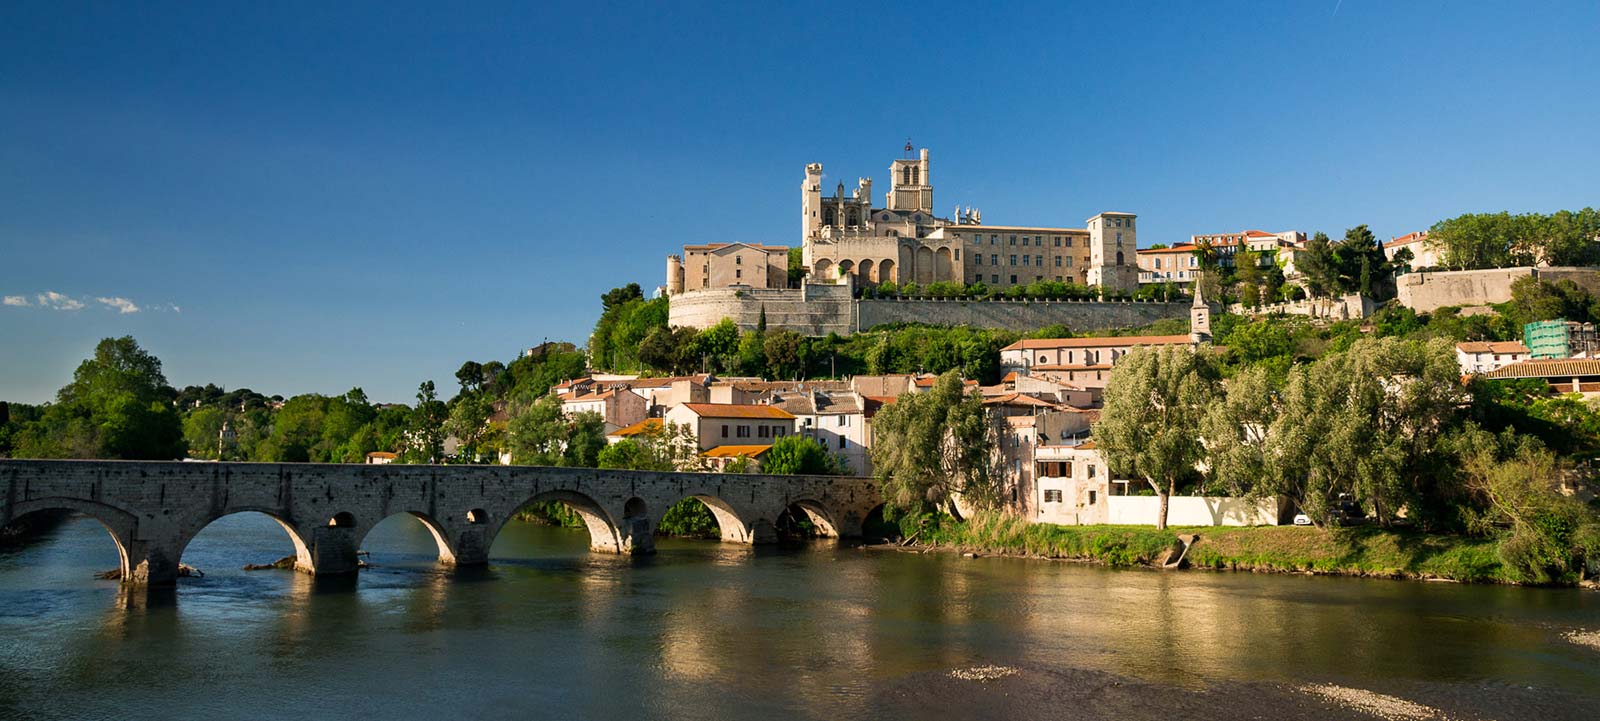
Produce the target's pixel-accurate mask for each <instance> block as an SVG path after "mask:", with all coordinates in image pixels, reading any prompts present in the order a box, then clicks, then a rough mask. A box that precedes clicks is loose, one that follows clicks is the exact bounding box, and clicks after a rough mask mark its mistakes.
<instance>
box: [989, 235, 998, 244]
mask: <svg viewBox="0 0 1600 721" xmlns="http://www.w3.org/2000/svg"><path fill="white" fill-rule="evenodd" d="M999 244H1000V236H998V235H991V236H989V245H999Z"/></svg>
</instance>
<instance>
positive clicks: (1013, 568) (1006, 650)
mask: <svg viewBox="0 0 1600 721" xmlns="http://www.w3.org/2000/svg"><path fill="white" fill-rule="evenodd" d="M433 543H434V542H433V539H432V538H431V535H430V534H429V533H428V531H427V530H426V528H425V527H424V526H423V525H422V524H421V522H419V521H417V520H416V519H414V518H410V517H402V516H397V517H395V518H392V519H389V520H386V521H384V522H383V523H381V524H379V525H378V526H377V527H375V528H374V530H373V531H372V532H371V533H370V534H369V535H368V536H367V538H366V540H365V542H364V543H363V546H364V547H365V549H366V550H367V551H369V552H370V553H371V556H370V561H371V564H372V565H371V567H370V568H368V569H366V570H364V571H362V572H361V573H360V574H359V575H356V576H347V577H343V578H322V579H317V578H313V577H311V576H308V575H305V574H300V573H295V572H291V571H284V570H272V571H255V572H245V571H242V570H240V566H242V565H243V564H245V563H260V562H264V561H271V560H275V559H276V558H279V557H282V556H284V555H287V554H288V553H289V552H291V551H290V546H291V544H290V543H289V542H288V540H287V539H286V537H285V536H284V533H283V531H282V529H281V528H279V527H278V526H277V524H276V523H275V522H273V521H271V520H270V519H267V518H265V517H256V518H251V517H250V516H245V515H241V516H236V517H229V518H225V519H222V520H221V521H218V522H217V523H216V524H213V525H212V527H210V528H208V529H207V530H206V532H205V533H204V534H202V537H200V538H197V539H196V542H195V543H194V544H192V545H191V546H190V548H189V549H188V550H187V551H186V553H185V561H186V562H189V563H192V564H194V565H196V566H199V567H200V568H201V569H202V570H204V571H205V572H206V576H205V578H194V579H183V581H182V582H181V583H180V586H179V588H178V589H177V590H176V591H172V590H168V591H165V592H161V591H146V590H131V589H123V588H121V587H119V586H118V584H116V583H115V582H109V581H96V580H94V579H93V577H92V574H93V573H94V572H96V571H100V570H105V569H106V568H110V567H112V566H114V565H115V564H116V550H115V546H114V544H112V543H111V541H110V540H109V538H107V537H106V534H105V531H104V530H102V529H101V528H100V527H99V526H98V524H96V523H94V522H92V521H87V520H86V519H84V520H83V521H82V522H79V521H73V522H69V523H68V524H66V525H64V526H62V528H60V529H58V530H57V531H56V532H54V533H52V534H51V535H49V536H47V537H46V538H44V539H42V540H40V541H39V542H37V543H34V544H31V545H29V546H27V547H24V548H22V549H17V550H11V551H5V552H0V637H4V638H6V639H7V641H6V643H3V644H0V678H5V679H6V683H0V715H5V713H9V710H11V709H16V710H17V712H18V713H19V714H20V715H22V716H28V717H38V716H52V715H57V716H62V717H96V716H98V717H106V718H125V717H148V716H159V715H165V714H167V713H172V711H171V709H170V708H169V704H168V702H169V700H170V696H171V690H172V689H189V690H201V692H198V693H195V694H193V695H195V696H198V698H196V699H193V700H186V702H185V705H184V706H182V707H181V708H180V709H179V710H178V711H177V712H175V713H176V715H177V716H178V717H192V718H206V717H208V716H209V717H237V716H240V715H241V710H248V711H249V713H247V714H244V715H249V716H252V717H259V718H290V717H298V716H300V715H302V714H301V713H300V712H303V710H304V707H303V705H301V704H285V703H283V699H284V698H290V697H293V698H314V699H317V700H318V703H319V704H324V705H325V706H324V707H332V708H341V709H349V710H352V711H355V710H360V711H362V712H370V713H371V714H373V715H378V716H394V717H405V718H414V717H425V716H438V715H441V714H449V715H452V716H460V715H466V716H484V715H507V714H513V713H515V714H518V715H526V714H524V713H522V712H527V713H534V712H537V713H539V714H540V715H554V716H577V717H590V718H592V717H602V716H620V715H625V714H626V715H637V714H638V713H639V711H640V710H641V709H645V710H647V711H646V712H647V714H648V715H650V716H652V717H661V718H707V719H732V718H746V717H749V716H751V715H753V714H758V713H772V714H782V715H784V716H788V717H795V718H828V717H864V716H871V715H872V709H871V708H869V707H868V706H867V705H866V704H867V701H866V699H868V698H870V697H871V695H872V693H873V690H874V689H876V688H879V687H880V686H881V685H882V684H884V683H887V682H892V681H894V680H896V679H901V678H904V677H906V676H908V675H911V674H917V673H922V672H928V671H944V670H948V669H952V668H957V667H966V666H971V665H975V664H983V663H999V664H1010V665H1028V666H1032V667H1043V668H1055V667H1060V668H1088V669H1094V670H1103V671H1109V672H1114V673H1120V674H1128V675H1134V676H1139V677H1143V678H1147V679H1153V680H1159V681H1162V682H1166V683H1179V684H1198V683H1202V682H1205V681H1209V680H1215V679H1269V680H1285V681H1304V680H1331V681H1336V682H1342V683H1346V684H1349V685H1356V686H1365V687H1373V686H1375V685H1381V684H1383V683H1386V682H1388V681H1391V680H1425V681H1464V682H1473V683H1480V682H1481V683H1496V684H1524V685H1537V686H1539V687H1541V688H1556V689H1566V690H1569V691H1572V692H1575V693H1581V692H1586V691H1589V690H1590V689H1593V688H1600V662H1597V661H1600V654H1597V653H1596V652H1594V651H1591V650H1588V649H1584V648H1581V647H1577V646H1574V645H1572V644H1568V643H1565V642H1564V641H1561V640H1560V639H1559V633H1560V632H1562V631H1564V630H1567V629H1570V628H1575V627H1578V628H1600V597H1597V594H1593V593H1585V592H1580V591H1563V590H1539V589H1517V588H1495V587H1473V586H1451V585H1435V584H1416V583H1399V582H1384V581H1364V580H1354V579H1329V578H1306V577H1288V576H1256V575H1249V574H1228V573H1200V572H1192V573H1162V572H1155V571H1108V570H1104V569H1098V568H1089V567H1081V566H1074V565H1069V564H1059V563H1047V562H1035V561H1019V560H1005V559H976V560H973V559H963V558H959V557H955V556H949V555H931V554H930V555H919V554H907V553H893V552H883V551H862V550H853V549H851V548H848V547H842V546H839V545H836V544H834V543H831V542H818V543H813V544H808V545H805V546H799V547H786V548H751V547H747V546H737V545H731V544H721V543H717V542H697V541H680V540H672V539H662V540H661V542H660V543H659V546H658V549H659V553H658V554H657V555H655V556H653V557H647V558H631V557H625V556H610V555H604V554H592V553H590V552H589V551H588V535H587V533H585V532H583V531H581V530H577V531H573V530H567V529H555V528H546V527H539V526H532V525H526V524H511V525H509V526H507V527H506V529H505V530H504V531H503V532H502V533H501V534H500V535H499V537H498V539H497V541H496V544H495V546H494V548H493V549H492V551H491V557H492V563H491V565H490V567H489V568H486V569H449V568H445V567H441V566H439V565H438V564H437V563H436V556H437V551H436V548H435V546H434V545H433ZM152 688H156V689H162V690H163V691H162V692H161V693H151V689H152ZM210 689H218V690H220V691H218V692H216V693H211V692H209V691H208V690H210ZM374 690H381V691H382V693H373V691H374ZM186 699H187V697H186ZM938 711H939V710H938V709H929V715H936V714H937V712H938Z"/></svg>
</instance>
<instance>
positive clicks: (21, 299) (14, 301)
mask: <svg viewBox="0 0 1600 721" xmlns="http://www.w3.org/2000/svg"><path fill="white" fill-rule="evenodd" d="M5 304H6V305H12V306H16V307H18V308H26V307H28V297H27V296H25V295H8V296H6V297H5Z"/></svg>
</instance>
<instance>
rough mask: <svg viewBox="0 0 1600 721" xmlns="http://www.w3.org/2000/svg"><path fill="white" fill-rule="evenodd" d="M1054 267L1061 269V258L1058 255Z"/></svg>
mask: <svg viewBox="0 0 1600 721" xmlns="http://www.w3.org/2000/svg"><path fill="white" fill-rule="evenodd" d="M1056 267H1057V268H1060V267H1061V256H1059V255H1058V256H1056Z"/></svg>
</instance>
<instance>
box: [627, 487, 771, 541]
mask: <svg viewBox="0 0 1600 721" xmlns="http://www.w3.org/2000/svg"><path fill="white" fill-rule="evenodd" d="M690 498H692V499H694V500H696V501H699V502H701V503H703V504H705V506H706V508H708V509H710V510H711V516H712V517H713V518H715V519H716V520H717V530H718V531H719V532H720V533H721V535H722V540H723V541H724V542H728V543H767V542H769V541H771V540H774V539H775V538H776V537H775V536H773V535H772V534H770V533H767V532H765V531H764V530H763V528H766V529H770V528H772V527H773V519H774V518H776V516H771V517H769V514H764V513H761V512H759V511H756V510H754V509H750V508H747V507H744V506H742V505H741V504H738V503H736V502H733V501H730V500H728V499H727V498H724V494H723V493H722V492H721V490H720V489H713V488H685V489H683V490H682V491H681V492H680V493H679V494H678V495H675V496H674V497H673V498H672V503H667V504H664V507H663V508H661V509H660V510H659V511H656V512H654V513H652V514H651V526H652V527H660V525H661V519H662V517H663V516H665V515H666V512H667V508H666V507H669V506H672V505H675V504H676V503H677V502H680V501H683V500H687V499H690Z"/></svg>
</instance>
